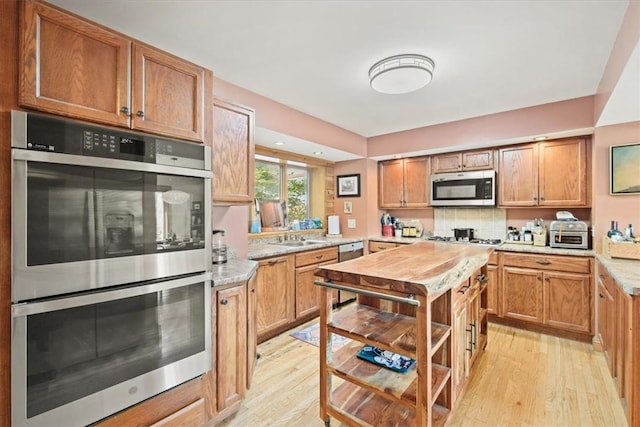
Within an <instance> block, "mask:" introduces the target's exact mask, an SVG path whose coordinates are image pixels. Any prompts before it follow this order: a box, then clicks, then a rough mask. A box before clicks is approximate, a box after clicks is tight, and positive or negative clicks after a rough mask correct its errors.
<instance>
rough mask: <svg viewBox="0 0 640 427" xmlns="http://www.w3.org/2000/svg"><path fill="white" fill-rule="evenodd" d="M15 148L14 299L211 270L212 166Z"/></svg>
mask: <svg viewBox="0 0 640 427" xmlns="http://www.w3.org/2000/svg"><path fill="white" fill-rule="evenodd" d="M12 156H13V162H12V167H13V170H12V180H13V183H12V184H13V187H12V188H13V193H12V202H13V212H12V213H13V215H12V218H13V225H12V232H13V236H12V249H13V269H14V274H13V275H12V279H13V301H14V302H18V301H23V300H29V299H34V298H40V297H44V296H51V295H59V294H64V293H68V292H76V291H82V290H87V289H92V288H100V287H104V286H111V285H117V284H124V283H132V282H138V281H143V280H152V279H156V278H162V277H169V276H174V275H179V274H187V273H194V272H199V271H205V270H206V268H207V263H208V260H209V257H208V256H207V254H208V253H210V251H209V250H207V249H206V248H207V247H209V246H210V243H209V241H210V236H209V235H208V230H209V228H210V227H208V224H209V223H210V213H209V210H208V209H206V210H205V207H206V206H207V203H205V201H207V200H209V198H210V191H211V190H210V181H211V180H210V178H208V177H207V176H208V175H207V174H209V175H210V172H206V171H198V170H194V169H185V168H176V167H170V166H162V165H154V164H147V163H136V162H129V161H122V160H115V159H100V158H92V157H83V156H76V155H68V154H58V153H47V152H40V151H31V150H23V149H13V150H12ZM78 283H82V285H78Z"/></svg>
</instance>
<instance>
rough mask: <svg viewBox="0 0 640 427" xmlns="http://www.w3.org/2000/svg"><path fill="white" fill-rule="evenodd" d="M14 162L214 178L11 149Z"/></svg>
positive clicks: (124, 162) (149, 165)
mask: <svg viewBox="0 0 640 427" xmlns="http://www.w3.org/2000/svg"><path fill="white" fill-rule="evenodd" d="M11 155H12V157H13V160H24V161H27V162H40V163H58V164H62V165H72V166H88V167H94V168H105V169H124V170H129V171H138V172H152V173H162V174H168V175H180V176H192V177H196V178H212V177H213V173H212V172H211V171H208V170H199V169H189V168H182V167H179V166H166V165H156V164H153V163H141V162H129V161H127V160H118V159H109V158H105V157H88V156H76V155H73V154H60V153H48V152H45V151H33V150H23V149H18V148H13V149H11Z"/></svg>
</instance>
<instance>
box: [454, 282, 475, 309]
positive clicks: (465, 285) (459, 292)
mask: <svg viewBox="0 0 640 427" xmlns="http://www.w3.org/2000/svg"><path fill="white" fill-rule="evenodd" d="M472 293H473V281H472V280H471V279H467V280H465V281H464V282H461V283H460V284H459V285H458V286H456V287H454V288H453V289H452V292H451V299H452V300H453V305H454V307H457V306H458V305H459V304H461V302H460V301H462V303H464V301H466V300H467V297H468V296H469V295H471V294H472Z"/></svg>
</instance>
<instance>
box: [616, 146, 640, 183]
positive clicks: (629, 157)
mask: <svg viewBox="0 0 640 427" xmlns="http://www.w3.org/2000/svg"><path fill="white" fill-rule="evenodd" d="M639 171H640V142H637V143H633V144H625V145H612V146H611V147H610V148H609V184H610V185H609V188H610V191H609V192H610V194H612V195H625V194H639V193H640V172H639Z"/></svg>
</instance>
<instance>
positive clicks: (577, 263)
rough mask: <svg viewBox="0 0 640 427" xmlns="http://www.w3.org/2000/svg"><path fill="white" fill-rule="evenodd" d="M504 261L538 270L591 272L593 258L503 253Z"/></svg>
mask: <svg viewBox="0 0 640 427" xmlns="http://www.w3.org/2000/svg"><path fill="white" fill-rule="evenodd" d="M502 263H503V265H509V266H513V267H524V268H535V269H538V270H556V271H567V272H572V273H587V274H589V273H590V272H591V267H590V266H591V260H590V259H589V258H577V257H569V256H557V255H532V254H527V255H521V254H513V253H504V254H502Z"/></svg>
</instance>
